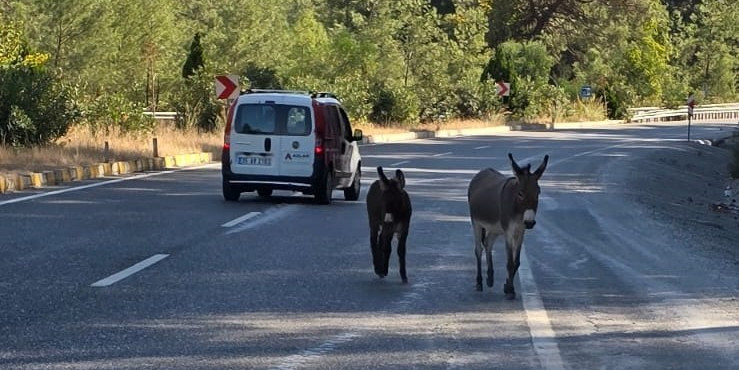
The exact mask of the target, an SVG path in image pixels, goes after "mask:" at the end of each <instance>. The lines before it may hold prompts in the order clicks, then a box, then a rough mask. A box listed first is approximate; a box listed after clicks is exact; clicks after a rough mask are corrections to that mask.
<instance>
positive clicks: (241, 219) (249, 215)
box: [221, 212, 262, 227]
mask: <svg viewBox="0 0 739 370" xmlns="http://www.w3.org/2000/svg"><path fill="white" fill-rule="evenodd" d="M261 213H262V212H249V213H247V214H245V215H243V216H241V217H238V218H235V219H233V220H231V221H229V222H226V223H225V224H223V225H221V226H222V227H231V226H234V225H238V224H240V223H242V222H244V221H246V220H248V219H250V218H253V217H256V216H259V215H260V214H261Z"/></svg>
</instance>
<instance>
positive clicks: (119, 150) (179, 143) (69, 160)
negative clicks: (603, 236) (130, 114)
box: [0, 115, 504, 173]
mask: <svg viewBox="0 0 739 370" xmlns="http://www.w3.org/2000/svg"><path fill="white" fill-rule="evenodd" d="M502 124H504V119H503V115H495V116H493V117H490V118H489V119H486V120H450V121H445V122H434V123H426V124H413V125H410V124H407V125H403V124H398V125H395V126H394V127H382V126H378V125H373V124H370V123H366V122H357V123H355V125H354V126H355V128H359V129H361V130H362V131H363V133H364V135H365V136H368V135H379V134H390V133H400V132H408V131H422V130H443V129H462V128H478V127H492V126H499V125H502ZM153 138H157V144H158V150H159V152H158V154H159V156H160V157H161V156H169V155H175V154H184V153H196V152H211V153H213V154H214V158H220V150H221V146H222V144H223V134H222V132H221V131H220V130H218V131H216V132H215V133H198V132H196V131H190V132H182V131H178V130H175V129H173V128H171V127H169V126H168V125H164V124H162V125H159V127H158V128H157V130H156V131H155V132H154V133H152V134H139V135H130V134H128V135H122V134H121V133H119V132H110V133H108V134H104V133H98V134H92V133H91V132H89V131H88V130H87V129H85V128H75V129H73V130H71V131H70V132H69V133H68V134H67V135H66V136H64V137H63V138H61V139H59V140H57V141H56V143H54V144H52V145H49V146H45V147H39V148H4V147H0V173H11V172H29V171H30V172H37V171H44V170H53V169H56V168H60V167H66V166H73V165H88V164H94V163H100V162H105V161H106V160H108V161H118V160H132V159H138V158H145V157H152V155H153V149H152V139H153ZM106 141H107V142H108V146H109V154H108V155H107V157H106V153H105V150H104V148H105V142H106Z"/></svg>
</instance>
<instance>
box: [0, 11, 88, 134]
mask: <svg viewBox="0 0 739 370" xmlns="http://www.w3.org/2000/svg"><path fill="white" fill-rule="evenodd" d="M0 40H2V43H0V144H2V145H11V146H33V145H44V144H48V143H50V142H52V141H54V140H55V139H57V138H59V137H61V136H63V135H64V134H65V133H66V132H67V130H68V129H69V127H70V126H71V125H72V124H73V123H74V121H75V120H76V119H77V118H78V117H79V111H78V110H77V107H76V106H75V105H74V103H73V102H72V100H71V99H70V98H69V90H68V89H67V87H66V86H64V85H63V84H62V83H61V82H59V80H58V79H57V78H56V76H54V75H53V74H52V73H51V72H50V71H48V70H47V68H46V62H47V61H48V59H49V56H48V54H43V53H32V52H30V51H29V49H28V47H27V45H26V43H25V41H24V40H23V38H22V37H21V34H20V33H19V32H18V31H17V30H15V29H14V28H13V27H12V26H11V25H9V24H2V25H0Z"/></svg>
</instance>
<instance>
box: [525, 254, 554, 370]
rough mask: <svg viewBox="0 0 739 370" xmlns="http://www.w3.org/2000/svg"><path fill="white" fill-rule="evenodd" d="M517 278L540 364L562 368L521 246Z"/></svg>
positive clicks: (545, 366)
mask: <svg viewBox="0 0 739 370" xmlns="http://www.w3.org/2000/svg"><path fill="white" fill-rule="evenodd" d="M518 280H519V282H520V283H521V288H522V290H523V291H524V292H525V293H523V294H522V298H521V300H522V301H523V308H524V311H526V321H527V322H528V325H529V331H530V333H531V342H532V343H533V345H534V351H536V354H537V356H538V357H539V361H541V366H542V367H543V368H544V369H547V370H560V369H562V370H564V364H563V363H562V356H561V355H560V353H559V346H557V337H556V336H555V334H554V330H552V325H551V323H550V321H549V315H547V311H546V310H545V309H544V302H543V301H542V300H541V296H540V295H539V288H537V286H536V281H535V280H534V275H533V274H532V273H531V268H530V265H529V260H528V258H527V257H526V249H525V248H523V247H522V248H521V265H520V266H519V268H518Z"/></svg>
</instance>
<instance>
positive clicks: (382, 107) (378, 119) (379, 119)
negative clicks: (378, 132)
mask: <svg viewBox="0 0 739 370" xmlns="http://www.w3.org/2000/svg"><path fill="white" fill-rule="evenodd" d="M373 91H375V93H374V94H373V95H372V96H371V98H370V99H371V101H372V110H371V112H370V114H369V119H370V121H372V122H374V123H377V124H380V125H383V126H389V125H390V124H391V123H394V122H408V121H415V120H417V119H418V115H419V110H418V99H417V98H416V95H415V94H414V93H413V92H412V91H410V90H409V89H404V88H396V89H393V88H390V87H384V86H383V87H378V88H376V89H373Z"/></svg>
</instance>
